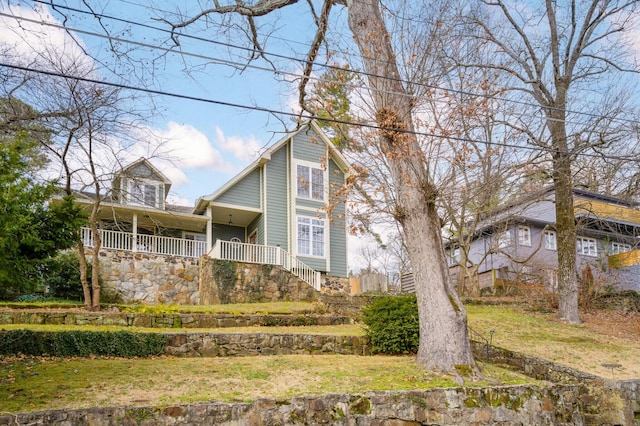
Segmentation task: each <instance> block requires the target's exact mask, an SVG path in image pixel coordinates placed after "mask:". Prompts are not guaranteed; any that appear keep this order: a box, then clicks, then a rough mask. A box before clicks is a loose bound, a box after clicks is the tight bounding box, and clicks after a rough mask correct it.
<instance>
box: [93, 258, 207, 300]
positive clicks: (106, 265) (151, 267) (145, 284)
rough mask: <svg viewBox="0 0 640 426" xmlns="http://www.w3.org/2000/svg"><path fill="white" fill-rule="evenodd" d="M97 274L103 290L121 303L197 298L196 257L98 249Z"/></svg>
mask: <svg viewBox="0 0 640 426" xmlns="http://www.w3.org/2000/svg"><path fill="white" fill-rule="evenodd" d="M100 276H101V279H102V286H103V288H104V289H105V290H106V293H107V294H108V293H109V292H112V293H116V294H118V295H119V296H120V297H121V298H122V301H123V302H124V303H131V302H134V303H136V302H138V303H150V304H154V303H165V304H176V305H197V304H198V302H199V294H198V260H197V259H192V258H184V257H173V256H161V255H152V254H147V253H131V252H124V251H119V252H114V251H108V250H101V251H100Z"/></svg>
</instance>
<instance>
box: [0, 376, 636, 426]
mask: <svg viewBox="0 0 640 426" xmlns="http://www.w3.org/2000/svg"><path fill="white" fill-rule="evenodd" d="M583 392H584V390H583V389H582V388H581V387H579V386H575V385H556V386H549V387H536V386H503V387H492V388H475V389H471V388H449V389H432V390H425V391H379V392H367V393H364V394H333V395H322V396H301V397H294V398H291V399H289V400H284V401H276V400H274V399H260V400H256V401H254V402H250V403H219V402H210V403H201V404H189V405H175V406H168V407H166V406H165V407H115V408H92V409H86V410H64V411H63V410H56V411H46V412H36V413H27V414H16V415H10V414H3V415H0V425H27V424H28V425H52V426H63V425H64V426H67V425H78V426H81V425H92V426H115V425H159V426H164V425H167V426H168V425H214V424H215V425H221V426H231V425H234V426H238V425H319V424H331V425H337V426H343V425H344V426H346V425H355V424H357V425H360V426H379V425H389V426H403V425H406V426H412V425H425V424H437V425H461V426H466V425H482V424H485V425H486V424H502V425H515V424H520V425H584V424H625V423H624V422H625V419H622V418H619V417H616V416H615V415H612V414H611V413H610V412H605V413H595V412H591V413H585V408H586V407H584V406H583V403H582V400H583Z"/></svg>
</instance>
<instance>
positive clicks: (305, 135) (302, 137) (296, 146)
mask: <svg viewBox="0 0 640 426" xmlns="http://www.w3.org/2000/svg"><path fill="white" fill-rule="evenodd" d="M325 157H326V145H325V144H324V142H323V141H322V140H321V139H320V136H318V135H317V134H316V133H315V132H314V131H313V130H311V129H309V130H308V131H307V132H300V133H298V134H296V135H295V139H294V141H293V158H294V159H296V160H304V161H311V162H313V163H321V162H323V159H324V158H325Z"/></svg>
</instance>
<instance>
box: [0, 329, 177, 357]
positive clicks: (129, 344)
mask: <svg viewBox="0 0 640 426" xmlns="http://www.w3.org/2000/svg"><path fill="white" fill-rule="evenodd" d="M167 342H168V338H167V336H165V335H162V334H154V333H132V332H130V331H57V332H53V331H33V330H24V329H20V330H5V331H0V355H18V354H23V355H33V356H41V355H50V356H80V357H86V356H90V355H96V356H116V357H125V358H133V357H149V356H153V355H162V354H163V353H164V348H165V346H166V344H167Z"/></svg>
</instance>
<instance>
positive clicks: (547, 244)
mask: <svg viewBox="0 0 640 426" xmlns="http://www.w3.org/2000/svg"><path fill="white" fill-rule="evenodd" d="M547 235H549V237H553V238H549V239H548V238H547ZM542 239H543V241H544V248H545V249H547V250H553V251H556V250H558V234H556V231H553V230H550V229H547V230H545V231H544V232H543V233H542Z"/></svg>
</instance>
